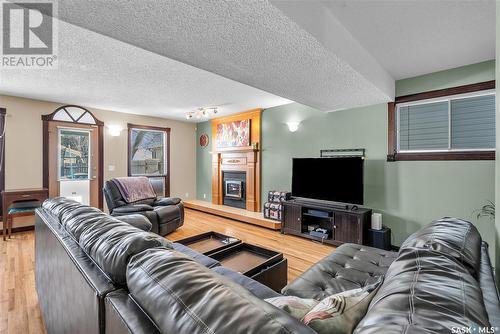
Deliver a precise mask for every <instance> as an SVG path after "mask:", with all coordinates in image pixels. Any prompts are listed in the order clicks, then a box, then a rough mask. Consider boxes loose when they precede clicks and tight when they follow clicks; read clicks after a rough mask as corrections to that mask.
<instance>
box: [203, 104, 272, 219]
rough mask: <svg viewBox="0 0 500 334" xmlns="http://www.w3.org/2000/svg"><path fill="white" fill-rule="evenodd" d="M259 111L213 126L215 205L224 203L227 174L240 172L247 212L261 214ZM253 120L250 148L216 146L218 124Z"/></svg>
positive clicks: (214, 122)
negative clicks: (224, 180)
mask: <svg viewBox="0 0 500 334" xmlns="http://www.w3.org/2000/svg"><path fill="white" fill-rule="evenodd" d="M261 112H262V110H261V109H256V110H251V111H249V112H245V113H242V114H238V115H231V116H228V117H223V118H217V119H214V120H212V121H211V123H212V143H213V149H212V151H211V152H210V153H211V155H212V203H213V204H219V205H222V204H223V197H224V192H223V173H224V171H241V172H245V173H246V181H245V182H246V183H245V185H246V189H245V191H246V210H248V211H256V212H260V211H261V208H260V168H261V167H260V149H259V148H260V114H261ZM244 119H250V126H251V131H250V137H251V140H250V142H251V143H252V145H251V146H244V147H226V148H219V147H216V143H217V132H216V128H217V124H221V123H226V122H231V121H236V120H244Z"/></svg>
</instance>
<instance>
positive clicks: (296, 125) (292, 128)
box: [286, 122, 300, 132]
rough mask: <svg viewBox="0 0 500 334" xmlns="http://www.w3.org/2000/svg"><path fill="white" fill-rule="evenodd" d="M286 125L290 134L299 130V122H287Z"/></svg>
mask: <svg viewBox="0 0 500 334" xmlns="http://www.w3.org/2000/svg"><path fill="white" fill-rule="evenodd" d="M286 125H288V130H289V131H290V132H295V131H297V130H298V129H299V125H300V122H288V123H286Z"/></svg>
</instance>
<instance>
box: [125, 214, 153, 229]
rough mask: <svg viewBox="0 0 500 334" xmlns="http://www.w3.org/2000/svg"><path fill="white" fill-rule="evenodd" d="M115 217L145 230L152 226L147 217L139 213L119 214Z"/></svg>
mask: <svg viewBox="0 0 500 334" xmlns="http://www.w3.org/2000/svg"><path fill="white" fill-rule="evenodd" d="M117 219H118V220H120V221H122V222H125V223H129V224H130V225H132V226H134V227H137V228H138V229H140V230H143V231H146V232H149V231H151V228H152V227H153V224H151V222H150V221H149V219H147V218H146V217H144V216H143V215H140V214H134V215H126V216H120V217H118V218H117Z"/></svg>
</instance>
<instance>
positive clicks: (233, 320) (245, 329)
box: [127, 249, 314, 334]
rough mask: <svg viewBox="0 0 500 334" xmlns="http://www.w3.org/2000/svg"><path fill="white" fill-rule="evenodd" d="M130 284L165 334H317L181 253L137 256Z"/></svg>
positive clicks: (131, 264)
mask: <svg viewBox="0 0 500 334" xmlns="http://www.w3.org/2000/svg"><path fill="white" fill-rule="evenodd" d="M127 285H128V288H129V291H130V294H131V295H132V297H133V298H134V300H135V301H136V302H137V303H138V304H139V305H140V306H141V308H142V309H143V310H144V311H145V312H146V313H147V314H148V315H149V317H150V318H151V319H152V320H153V321H154V323H155V324H156V326H157V327H158V328H159V329H160V331H161V332H162V333H190V334H197V333H218V334H234V333H246V334H257V333H259V334H260V333H276V334H285V333H286V334H292V333H309V334H313V333H314V332H313V331H312V330H311V329H310V328H308V327H307V326H305V325H303V324H302V323H300V322H299V321H298V320H296V319H294V318H292V317H291V316H290V315H288V314H286V313H285V312H283V311H281V310H279V309H277V308H275V307H274V306H272V305H270V304H269V303H266V302H265V301H263V300H260V299H258V298H257V297H255V296H254V295H253V294H251V293H250V292H249V291H248V290H246V289H245V288H243V287H241V286H239V285H238V284H236V283H233V282H232V281H230V280H228V279H227V278H225V277H223V276H220V275H218V274H217V273H215V272H213V271H212V270H210V269H208V268H205V267H203V266H201V265H200V264H198V263H196V262H195V261H194V260H193V259H191V258H189V257H187V256H186V255H184V254H182V253H179V252H177V251H170V250H164V249H148V250H146V251H144V252H142V253H140V254H137V255H135V256H134V257H132V259H131V260H130V262H129V265H128V268H127Z"/></svg>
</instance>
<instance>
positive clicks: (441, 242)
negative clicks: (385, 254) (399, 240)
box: [400, 218, 482, 278]
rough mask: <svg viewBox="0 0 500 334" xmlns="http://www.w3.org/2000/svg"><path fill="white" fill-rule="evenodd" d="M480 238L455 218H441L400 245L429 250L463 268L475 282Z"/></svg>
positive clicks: (471, 226)
mask: <svg viewBox="0 0 500 334" xmlns="http://www.w3.org/2000/svg"><path fill="white" fill-rule="evenodd" d="M481 242H482V240H481V235H480V234H479V231H478V230H477V228H476V227H475V226H474V225H472V224H471V223H469V222H467V221H465V220H461V219H457V218H443V219H440V220H436V221H433V222H432V223H430V224H428V225H426V226H425V227H423V228H421V229H420V230H418V231H417V232H415V233H413V234H412V235H411V236H410V237H408V239H406V240H405V241H404V242H403V244H402V245H401V249H400V251H403V250H405V249H407V248H416V249H428V250H432V251H434V252H437V253H440V254H442V255H445V256H448V257H450V258H451V259H454V260H455V261H458V262H460V263H461V264H462V265H464V266H465V267H466V268H467V270H468V271H469V273H470V274H471V275H472V276H474V277H476V278H477V274H478V272H479V263H480V262H481Z"/></svg>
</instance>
